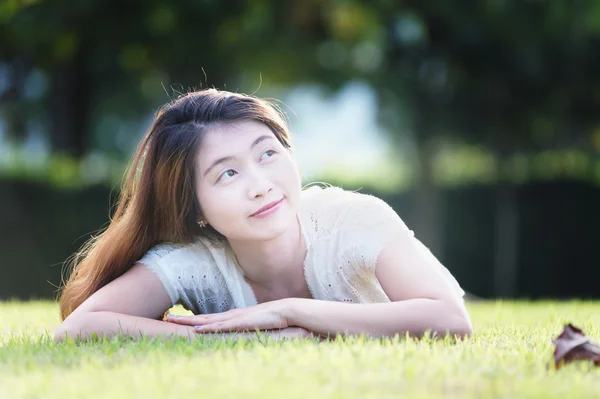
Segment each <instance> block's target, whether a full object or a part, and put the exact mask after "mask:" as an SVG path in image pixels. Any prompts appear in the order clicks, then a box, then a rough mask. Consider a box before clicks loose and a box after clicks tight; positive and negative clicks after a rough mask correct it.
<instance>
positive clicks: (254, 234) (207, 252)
mask: <svg viewBox="0 0 600 399" xmlns="http://www.w3.org/2000/svg"><path fill="white" fill-rule="evenodd" d="M332 156H335V155H333V154H332ZM73 263H74V269H73V272H72V274H71V276H70V278H69V279H68V281H67V282H66V285H65V286H64V288H63V290H62V293H61V296H60V312H61V319H62V320H63V322H62V324H61V325H60V327H59V328H58V329H57V331H56V334H55V337H56V339H57V340H59V341H60V340H62V339H64V337H65V335H67V336H69V337H73V338H77V337H79V338H86V337H89V336H90V335H91V334H93V333H96V334H97V335H107V336H109V337H110V336H113V335H115V334H117V333H124V334H127V335H130V336H134V337H138V336H140V335H144V336H150V337H159V336H161V337H169V336H187V337H195V336H198V335H199V334H214V333H218V334H219V336H223V335H222V334H225V335H226V334H234V335H235V334H245V335H246V336H252V335H253V334H256V333H257V332H258V331H259V330H260V331H261V332H263V333H264V334H268V335H271V336H273V337H275V338H280V337H291V336H304V335H307V334H315V335H318V336H335V335H338V334H366V335H369V336H373V337H381V336H394V335H396V334H400V335H405V334H407V333H408V334H410V335H416V336H418V335H422V334H423V333H424V332H426V331H428V330H429V331H430V332H433V333H434V334H437V335H445V334H451V335H459V336H466V335H469V334H470V333H471V331H472V327H471V322H470V319H469V316H468V314H467V311H466V309H465V305H464V300H463V295H464V291H463V290H462V289H461V288H460V286H459V284H458V283H457V282H456V280H455V279H454V278H453V276H452V275H451V274H450V273H449V271H448V270H447V269H446V268H445V267H444V266H443V265H442V264H440V262H439V261H438V260H437V259H436V257H435V256H434V255H432V254H431V252H430V251H429V250H428V249H427V248H426V247H425V246H424V245H423V244H422V243H421V242H420V241H419V240H418V239H417V238H415V237H414V235H413V233H412V231H411V230H409V229H408V228H407V226H406V225H405V224H404V222H403V221H402V220H401V218H400V217H399V216H398V215H397V214H396V213H395V212H394V211H393V210H392V208H391V207H390V206H389V205H387V204H386V203H385V202H383V201H382V200H380V199H378V198H376V197H374V196H370V195H366V194H361V193H357V192H351V191H346V190H343V189H341V188H337V187H326V188H321V187H317V186H313V187H310V188H307V189H302V188H301V182H300V174H299V171H298V167H297V165H296V163H295V162H294V159H293V156H292V151H291V143H290V135H289V132H288V129H287V127H286V125H285V123H284V121H283V118H282V116H281V114H280V113H279V112H278V109H277V108H275V107H274V106H273V105H271V104H270V103H269V102H267V101H265V100H261V99H257V98H254V97H251V96H246V95H242V94H238V93H230V92H226V91H218V90H214V89H210V90H202V91H198V92H193V93H189V94H187V95H184V96H182V97H181V98H179V99H177V100H175V101H173V102H172V103H170V104H168V105H166V106H165V107H163V108H162V110H161V111H160V112H159V113H158V115H157V117H156V119H155V121H154V123H153V125H152V127H151V128H150V130H149V131H148V133H147V134H146V136H145V137H144V139H143V140H142V141H141V143H140V145H139V148H138V150H137V153H136V155H135V157H134V160H133V164H132V166H131V168H130V171H129V172H128V178H127V180H126V184H125V186H124V188H123V190H122V193H121V197H120V200H119V205H118V208H117V210H116V213H115V215H114V216H113V218H112V220H111V223H110V225H109V226H108V228H107V229H106V230H105V231H104V232H103V233H102V234H100V235H99V236H96V237H93V238H92V239H91V240H90V241H89V242H88V243H86V245H85V246H84V247H83V248H82V250H81V251H80V252H78V253H76V254H75V256H74V259H73ZM177 303H180V304H183V305H184V306H185V307H186V308H187V309H189V310H191V311H192V312H193V313H194V316H185V317H174V316H168V317H167V320H166V321H163V319H162V316H163V314H164V312H165V311H166V310H168V309H170V308H171V307H172V306H173V305H174V304H177ZM252 331H254V332H252ZM236 336H237V335H236Z"/></svg>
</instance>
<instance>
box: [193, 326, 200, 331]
mask: <svg viewBox="0 0 600 399" xmlns="http://www.w3.org/2000/svg"><path fill="white" fill-rule="evenodd" d="M194 328H195V329H196V330H200V329H201V328H202V326H194Z"/></svg>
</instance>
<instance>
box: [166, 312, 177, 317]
mask: <svg viewBox="0 0 600 399" xmlns="http://www.w3.org/2000/svg"><path fill="white" fill-rule="evenodd" d="M169 316H170V317H174V318H178V317H180V316H179V315H177V314H171V313H169V314H167V317H169Z"/></svg>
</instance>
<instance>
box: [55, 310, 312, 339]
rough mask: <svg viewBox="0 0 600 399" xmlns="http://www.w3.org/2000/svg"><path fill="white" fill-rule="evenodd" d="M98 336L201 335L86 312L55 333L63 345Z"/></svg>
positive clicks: (293, 331)
mask: <svg viewBox="0 0 600 399" xmlns="http://www.w3.org/2000/svg"><path fill="white" fill-rule="evenodd" d="M94 333H95V334H96V335H97V336H98V337H102V336H105V337H107V338H112V337H114V336H117V335H125V336H129V337H133V338H136V339H137V338H140V337H142V336H143V337H149V338H162V339H169V338H173V337H186V338H188V339H190V340H194V339H197V338H198V337H199V336H200V335H199V334H198V333H196V332H195V331H194V328H193V327H192V326H184V325H180V324H174V323H168V322H166V321H161V320H153V319H148V318H145V317H138V316H130V315H125V314H120V313H114V312H85V313H80V314H77V315H72V318H67V319H66V320H65V321H64V322H63V324H61V325H60V326H59V327H58V328H57V330H56V332H55V334H54V339H55V341H58V342H62V341H63V340H64V339H65V338H67V337H68V338H73V339H75V340H87V339H89V338H91V337H92V336H93V334H94ZM260 335H262V336H267V337H268V338H272V339H283V338H293V337H301V336H307V334H306V331H305V330H302V329H300V328H290V329H286V330H280V331H261V333H260ZM202 336H204V337H209V336H212V337H215V338H219V339H223V340H229V339H234V340H235V339H239V338H247V339H255V338H258V337H259V334H257V333H253V332H250V333H241V332H240V333H218V334H203V335H202Z"/></svg>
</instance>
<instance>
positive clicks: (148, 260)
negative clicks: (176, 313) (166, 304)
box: [138, 244, 183, 306]
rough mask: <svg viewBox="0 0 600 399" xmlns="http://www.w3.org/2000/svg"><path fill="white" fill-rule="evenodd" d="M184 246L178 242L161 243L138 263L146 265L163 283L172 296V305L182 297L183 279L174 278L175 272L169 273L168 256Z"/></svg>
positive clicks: (170, 296)
mask: <svg viewBox="0 0 600 399" xmlns="http://www.w3.org/2000/svg"><path fill="white" fill-rule="evenodd" d="M181 247H182V246H181V245H176V244H159V245H157V246H155V247H153V248H151V249H150V250H148V252H146V254H145V255H144V256H143V257H142V258H141V259H140V260H138V263H142V264H143V265H145V266H146V267H147V268H148V269H149V270H150V271H151V272H152V273H153V274H154V275H155V276H156V277H158V279H159V280H160V282H161V283H162V285H163V287H164V288H165V290H166V291H167V294H169V298H171V306H173V305H175V304H176V303H178V302H179V301H180V299H181V292H183V287H181V279H177V278H172V274H173V273H169V270H168V268H167V267H164V265H165V260H166V258H168V257H169V255H170V254H172V253H174V252H175V251H177V250H179V249H180V248H181Z"/></svg>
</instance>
